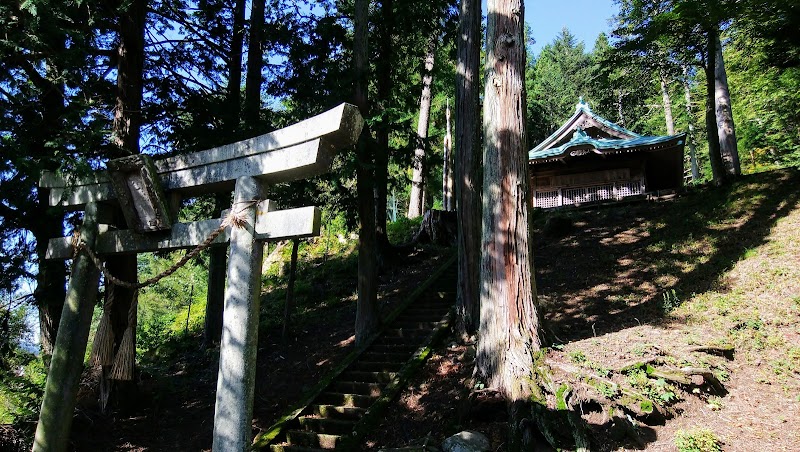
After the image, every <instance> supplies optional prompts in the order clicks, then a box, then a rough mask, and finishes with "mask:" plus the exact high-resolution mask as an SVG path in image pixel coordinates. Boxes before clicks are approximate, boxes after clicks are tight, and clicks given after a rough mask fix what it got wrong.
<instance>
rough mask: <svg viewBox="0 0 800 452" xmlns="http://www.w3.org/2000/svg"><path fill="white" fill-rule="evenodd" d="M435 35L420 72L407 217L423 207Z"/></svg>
mask: <svg viewBox="0 0 800 452" xmlns="http://www.w3.org/2000/svg"><path fill="white" fill-rule="evenodd" d="M435 50H436V37H432V38H431V40H430V42H429V43H428V53H427V55H426V56H425V72H424V73H423V74H422V95H421V96H420V98H419V122H418V123H417V146H416V148H415V149H414V161H413V165H414V171H413V174H412V177H411V197H410V199H409V201H408V218H417V217H419V216H420V215H422V211H423V210H424V209H425V195H424V194H423V192H424V185H425V152H426V151H427V148H428V125H429V119H430V115H431V85H432V84H433V63H434V57H435Z"/></svg>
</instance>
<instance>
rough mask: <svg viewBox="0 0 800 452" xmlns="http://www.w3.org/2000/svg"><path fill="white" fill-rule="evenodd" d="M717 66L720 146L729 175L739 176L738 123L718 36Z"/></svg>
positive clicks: (715, 77) (717, 113) (716, 86)
mask: <svg viewBox="0 0 800 452" xmlns="http://www.w3.org/2000/svg"><path fill="white" fill-rule="evenodd" d="M716 39H717V42H716V49H715V50H716V66H715V69H714V84H715V89H716V93H715V98H716V111H715V114H716V117H717V133H718V134H719V147H720V153H721V155H722V161H723V162H724V163H725V171H726V172H727V173H728V175H731V176H739V175H741V174H742V167H741V164H740V163H739V147H738V144H737V141H736V125H735V124H734V123H733V111H732V110H731V92H730V90H729V89H728V73H727V72H726V71H725V59H724V58H723V56H722V42H721V41H720V39H719V35H717V36H716Z"/></svg>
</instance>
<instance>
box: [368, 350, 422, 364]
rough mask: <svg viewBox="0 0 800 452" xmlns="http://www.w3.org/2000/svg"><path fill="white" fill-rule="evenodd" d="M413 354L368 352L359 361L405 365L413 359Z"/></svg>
mask: <svg viewBox="0 0 800 452" xmlns="http://www.w3.org/2000/svg"><path fill="white" fill-rule="evenodd" d="M411 355H412V353H381V352H366V353H363V354H362V355H361V358H360V359H359V361H361V360H363V361H366V362H379V363H397V362H399V363H405V362H406V361H408V360H409V359H411Z"/></svg>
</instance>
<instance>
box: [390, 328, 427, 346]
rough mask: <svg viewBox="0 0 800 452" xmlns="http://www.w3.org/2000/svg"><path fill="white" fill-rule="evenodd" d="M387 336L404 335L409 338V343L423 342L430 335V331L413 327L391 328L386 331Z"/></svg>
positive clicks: (403, 336)
mask: <svg viewBox="0 0 800 452" xmlns="http://www.w3.org/2000/svg"><path fill="white" fill-rule="evenodd" d="M383 335H384V336H385V337H402V338H405V339H408V343H413V344H421V343H422V341H423V340H425V338H426V337H427V336H428V333H426V332H424V331H422V330H417V329H413V328H389V329H387V330H385V331H384V333H383Z"/></svg>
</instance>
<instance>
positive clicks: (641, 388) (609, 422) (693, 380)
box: [531, 346, 733, 451]
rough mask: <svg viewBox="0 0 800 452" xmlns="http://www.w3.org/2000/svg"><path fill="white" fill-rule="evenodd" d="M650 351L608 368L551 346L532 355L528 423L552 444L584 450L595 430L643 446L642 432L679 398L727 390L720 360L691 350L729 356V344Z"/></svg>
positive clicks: (671, 411) (661, 418)
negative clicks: (719, 373)
mask: <svg viewBox="0 0 800 452" xmlns="http://www.w3.org/2000/svg"><path fill="white" fill-rule="evenodd" d="M653 352H655V353H657V355H655V356H649V357H643V358H642V359H641V360H638V361H635V362H631V363H628V364H625V365H623V366H621V367H620V368H619V369H616V370H613V369H606V368H603V366H602V365H601V364H602V363H592V362H589V361H587V360H585V358H584V359H582V360H580V362H577V363H565V362H563V358H565V357H567V356H566V355H564V354H559V352H555V351H550V352H549V356H548V358H547V359H544V357H541V358H540V359H537V361H536V366H537V367H536V370H535V375H534V378H533V381H532V384H533V386H534V388H533V394H534V396H533V402H534V404H533V409H532V416H531V417H532V419H533V423H534V424H535V425H536V427H537V428H538V429H539V431H540V432H541V433H542V436H543V437H544V438H545V440H546V441H547V442H548V443H549V444H550V445H551V446H552V447H555V448H557V449H572V450H580V451H583V450H589V449H590V448H591V438H592V436H593V435H592V432H593V431H598V430H607V431H609V432H611V431H614V432H616V433H615V434H616V435H618V436H620V437H628V438H629V439H630V441H631V442H632V443H634V444H635V445H636V446H637V447H642V446H644V445H646V442H645V440H644V439H643V436H642V435H643V432H646V431H647V429H648V426H649V425H655V424H661V423H663V422H665V421H666V420H667V419H669V418H672V417H674V416H675V415H676V414H677V413H676V410H675V408H674V405H675V404H676V403H677V402H679V401H680V400H682V399H686V398H689V397H699V398H704V397H707V396H708V395H711V394H725V393H726V391H725V387H724V385H723V384H722V382H721V381H720V379H719V378H718V377H717V375H715V372H714V370H715V368H719V367H720V366H721V365H715V364H710V363H709V360H708V357H707V356H706V357H699V359H692V356H690V355H691V354H693V353H705V354H710V355H716V356H726V357H728V356H732V354H733V348H729V347H710V346H699V347H692V348H690V349H684V350H679V351H677V352H675V354H673V353H671V352H670V351H667V350H663V349H660V348H658V347H653ZM712 359H713V358H712Z"/></svg>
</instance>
